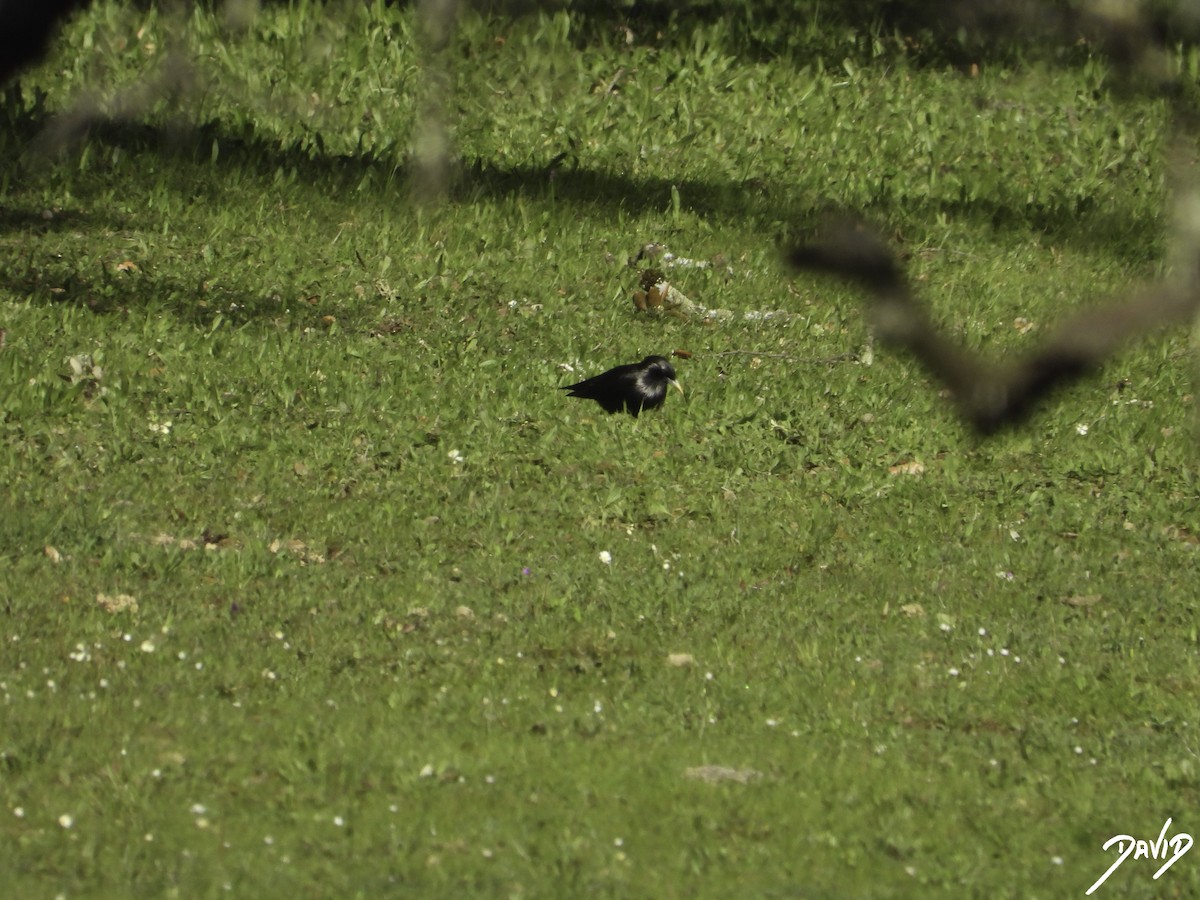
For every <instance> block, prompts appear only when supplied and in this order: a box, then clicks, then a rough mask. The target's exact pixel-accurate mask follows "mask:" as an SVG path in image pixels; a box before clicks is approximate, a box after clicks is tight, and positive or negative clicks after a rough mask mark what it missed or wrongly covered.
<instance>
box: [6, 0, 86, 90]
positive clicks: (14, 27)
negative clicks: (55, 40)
mask: <svg viewBox="0 0 1200 900" xmlns="http://www.w3.org/2000/svg"><path fill="white" fill-rule="evenodd" d="M87 2H88V0H0V86H3V85H4V84H5V83H7V82H8V80H9V79H10V78H12V77H13V75H15V74H16V73H17V72H19V71H20V70H21V69H23V68H25V67H26V66H28V65H32V64H33V63H35V62H37V61H38V60H39V59H41V58H42V56H43V55H45V53H46V48H47V47H48V46H49V44H50V39H51V38H52V37H53V36H54V34H55V33H56V31H57V27H58V25H59V24H60V23H61V22H62V21H63V20H64V19H66V18H67V16H69V15H70V14H71V13H73V12H75V11H76V10H77V9H80V8H82V7H83V6H85V5H86V4H87Z"/></svg>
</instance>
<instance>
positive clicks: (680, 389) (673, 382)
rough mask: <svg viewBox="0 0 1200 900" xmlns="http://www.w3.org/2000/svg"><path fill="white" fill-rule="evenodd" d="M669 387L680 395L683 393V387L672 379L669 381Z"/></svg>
mask: <svg viewBox="0 0 1200 900" xmlns="http://www.w3.org/2000/svg"><path fill="white" fill-rule="evenodd" d="M671 387H673V388H675V390H677V391H679V393H681V394H682V393H683V385H682V384H680V383H679V382H678V381H676V380H675V379H674V378H672V379H671Z"/></svg>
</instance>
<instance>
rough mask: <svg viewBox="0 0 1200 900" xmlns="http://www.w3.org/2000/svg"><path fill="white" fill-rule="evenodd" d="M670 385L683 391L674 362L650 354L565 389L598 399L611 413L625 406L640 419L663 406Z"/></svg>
mask: <svg viewBox="0 0 1200 900" xmlns="http://www.w3.org/2000/svg"><path fill="white" fill-rule="evenodd" d="M667 385H671V386H672V387H674V388H675V389H676V390H677V391H679V393H681V394H682V393H683V388H682V387H680V386H679V382H678V381H676V380H675V369H674V368H673V367H672V366H671V364H670V363H669V362H668V361H667V360H666V359H665V358H664V357H661V356H647V357H646V358H645V359H643V360H642V361H641V362H640V363H630V364H629V365H627V366H617V367H616V368H615V369H609V370H608V371H607V372H602V373H601V374H599V375H596V376H593V377H592V378H589V379H587V380H586V381H581V382H579V384H569V385H567V386H566V387H564V388H562V390H564V391H570V392H571V393H570V396H572V397H582V398H584V399H585V400H595V401H596V402H597V403H599V404H600V405H601V406H603V407H604V411H605V412H608V413H616V412H620V411H621V410H622V409H624V410H625V411H626V412H627V413H629V414H630V415H631V416H633V417H634V418H635V419H636V418H637V414H638V413H640V412H641V411H642V410H643V409H654V408H655V407H657V406H662V404H663V400H665V399H666V396H667Z"/></svg>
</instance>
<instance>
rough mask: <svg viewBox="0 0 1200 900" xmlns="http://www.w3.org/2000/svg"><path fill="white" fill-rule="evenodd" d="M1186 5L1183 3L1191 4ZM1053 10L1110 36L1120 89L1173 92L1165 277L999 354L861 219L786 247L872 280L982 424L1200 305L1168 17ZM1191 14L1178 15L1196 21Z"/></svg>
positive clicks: (875, 317)
mask: <svg viewBox="0 0 1200 900" xmlns="http://www.w3.org/2000/svg"><path fill="white" fill-rule="evenodd" d="M955 8H956V9H958V10H959V11H960V12H959V15H961V16H964V17H965V18H964V19H963V21H964V22H967V21H972V22H974V24H976V25H978V23H979V19H978V18H972V17H978V16H983V15H991V16H992V18H991V19H989V21H990V22H991V23H992V24H993V25H995V24H996V23H997V22H998V21H1003V22H1005V23H1006V24H1007V27H1022V28H1027V27H1031V25H1032V24H1033V23H1034V22H1035V21H1041V22H1042V23H1043V24H1044V23H1045V22H1046V19H1045V16H1046V15H1048V14H1047V13H1046V11H1045V7H1044V6H1043V5H1040V4H1032V3H1025V2H1022V0H1012V2H1009V3H1000V2H995V0H993V2H990V3H984V4H978V5H969V4H957V5H956V7H955ZM1183 8H1184V7H1183V6H1182V5H1180V7H1179V9H1180V11H1181V12H1180V15H1181V16H1183V15H1184V13H1183V12H1182V10H1183ZM1188 9H1189V10H1190V9H1191V7H1188ZM1051 15H1052V24H1054V27H1057V28H1060V29H1062V30H1063V33H1064V34H1065V33H1068V32H1070V31H1076V30H1079V31H1083V30H1085V29H1086V31H1087V33H1089V34H1090V35H1092V36H1093V37H1092V39H1094V40H1095V41H1096V43H1097V46H1100V47H1103V48H1105V50H1106V51H1107V52H1108V54H1109V57H1110V59H1111V60H1112V63H1113V70H1114V74H1113V79H1112V80H1113V81H1114V82H1115V85H1116V87H1117V88H1118V89H1122V90H1128V91H1136V92H1140V93H1142V94H1148V95H1151V96H1163V97H1166V99H1167V100H1168V102H1169V105H1170V111H1171V115H1170V126H1169V127H1170V129H1171V131H1172V135H1171V138H1170V140H1169V141H1168V145H1169V146H1170V148H1171V149H1170V152H1169V160H1168V163H1169V166H1168V168H1169V172H1170V185H1169V188H1170V190H1171V193H1172V202H1173V206H1174V212H1175V217H1174V224H1173V231H1172V243H1173V245H1174V251H1173V259H1172V260H1171V261H1170V262H1171V266H1170V272H1171V274H1170V277H1169V278H1168V279H1167V280H1165V281H1163V282H1161V283H1157V284H1153V285H1148V286H1146V287H1144V288H1142V289H1140V290H1138V291H1135V292H1134V293H1133V294H1132V295H1130V296H1128V297H1122V298H1118V299H1115V300H1112V301H1110V302H1108V303H1104V304H1101V305H1098V306H1095V307H1093V308H1091V309H1088V310H1085V311H1083V312H1081V313H1078V314H1077V315H1075V316H1072V317H1070V318H1068V319H1066V320H1065V321H1063V322H1062V323H1061V324H1060V325H1059V326H1058V327H1057V328H1056V330H1055V331H1054V332H1053V333H1052V334H1051V335H1050V337H1049V338H1048V339H1047V340H1046V341H1045V342H1044V343H1043V344H1042V345H1041V346H1040V347H1038V348H1037V349H1035V350H1034V351H1032V352H1031V353H1028V354H1026V355H1025V356H1023V357H1021V358H1020V359H1017V360H1016V361H1011V362H994V361H991V360H988V359H985V358H982V357H980V356H978V355H977V354H975V353H972V352H970V351H969V350H967V349H966V348H964V347H962V346H960V345H958V344H957V343H955V342H954V341H952V340H951V339H950V338H948V337H947V336H946V335H945V334H944V333H943V332H942V331H941V330H940V329H939V328H938V327H937V326H936V325H935V324H934V323H933V321H932V320H931V319H930V318H929V315H928V314H927V312H926V310H925V307H924V306H923V305H922V304H921V302H920V301H919V300H918V299H917V297H916V295H915V294H914V292H913V289H912V286H911V284H910V282H909V280H908V278H907V277H906V276H905V273H904V270H903V267H902V266H901V265H900V263H899V261H898V260H897V259H896V256H895V254H894V253H893V252H892V250H891V249H890V248H889V247H888V246H887V245H886V244H885V243H884V241H883V240H882V239H881V238H880V237H879V236H878V234H877V233H876V232H874V231H872V230H871V229H870V228H869V227H867V226H866V225H865V224H863V223H862V221H861V220H860V219H858V218H856V217H845V218H843V219H842V220H841V221H840V222H838V223H837V224H835V225H834V226H833V227H831V228H830V229H829V230H828V232H827V234H826V235H825V236H824V237H823V238H822V239H820V240H818V241H816V242H814V243H811V244H807V245H804V246H800V247H795V248H793V249H792V250H791V251H789V253H788V260H789V262H791V264H792V265H793V266H795V267H796V268H798V269H801V270H807V271H816V272H824V273H828V274H832V275H837V276H840V277H842V278H845V279H847V280H849V281H852V282H854V283H856V284H857V285H858V286H859V287H860V288H862V289H863V290H864V291H865V292H866V294H867V313H868V319H869V320H870V323H871V326H872V328H873V329H874V331H875V333H876V335H877V336H878V337H879V338H880V340H882V341H883V342H885V343H888V344H891V345H893V346H896V347H900V348H901V349H904V350H907V351H908V352H910V353H911V354H912V355H913V356H914V357H916V359H917V360H918V361H920V363H921V364H922V365H923V366H925V368H926V369H928V370H929V372H930V373H931V374H933V375H934V377H936V378H937V379H938V380H939V381H941V382H942V383H943V384H944V385H945V386H946V387H947V388H948V389H949V390H950V392H951V394H952V395H953V397H954V400H955V403H956V404H957V406H958V408H959V411H960V413H961V415H962V416H963V418H965V419H966V420H967V422H969V423H970V424H971V425H972V426H973V427H974V428H975V429H976V430H978V431H979V432H981V433H983V434H991V433H993V432H995V431H997V430H999V429H1001V428H1003V427H1005V426H1010V425H1016V424H1018V423H1020V422H1022V421H1023V420H1024V419H1025V418H1026V417H1027V416H1028V415H1029V414H1030V412H1031V411H1032V410H1033V409H1034V408H1035V407H1036V405H1037V404H1038V403H1039V402H1040V401H1041V400H1043V399H1044V398H1045V397H1046V396H1047V395H1048V394H1050V393H1051V392H1052V391H1054V390H1055V389H1057V388H1058V387H1060V386H1062V385H1065V384H1069V383H1071V382H1073V381H1077V380H1079V379H1081V378H1083V377H1085V376H1087V375H1089V374H1091V373H1092V372H1094V371H1095V370H1096V369H1097V368H1098V367H1099V366H1100V365H1101V364H1102V363H1103V362H1104V361H1105V360H1106V359H1107V358H1108V357H1109V356H1111V355H1112V354H1113V353H1114V352H1115V351H1116V350H1117V349H1118V348H1119V347H1121V346H1122V345H1123V344H1124V343H1125V342H1127V341H1129V340H1132V339H1136V338H1139V337H1142V336H1144V335H1145V334H1146V333H1148V332H1150V331H1153V330H1155V329H1158V328H1162V327H1166V326H1170V325H1178V324H1181V323H1185V322H1188V321H1189V320H1192V319H1194V318H1195V317H1196V315H1197V312H1198V311H1200V185H1198V183H1197V179H1196V174H1195V172H1196V160H1195V156H1196V154H1195V149H1194V148H1195V134H1196V131H1197V123H1198V121H1200V116H1198V114H1197V104H1196V102H1195V94H1196V92H1195V86H1194V85H1188V84H1187V83H1185V82H1186V79H1177V78H1174V77H1172V75H1171V74H1170V69H1169V66H1168V64H1167V56H1166V52H1165V48H1164V47H1163V45H1162V40H1163V38H1162V34H1163V26H1162V24H1161V23H1160V22H1157V21H1156V20H1154V19H1152V18H1150V17H1147V16H1144V15H1139V14H1138V13H1137V10H1136V9H1134V8H1132V7H1131V4H1127V3H1124V4H1112V3H1096V4H1094V5H1093V6H1092V7H1085V8H1081V9H1065V8H1064V9H1060V10H1058V11H1057V12H1054V13H1052V14H1051ZM1194 15H1196V14H1195V13H1191V14H1190V16H1194ZM998 16H999V17H1002V18H1000V19H998V18H996V17H998ZM1190 16H1186V17H1185V18H1187V22H1185V23H1184V24H1182V25H1177V26H1176V27H1179V28H1183V27H1185V26H1186V27H1193V26H1194V25H1195V21H1194V20H1193V19H1192V18H1191V17H1190ZM1038 17H1041V18H1038Z"/></svg>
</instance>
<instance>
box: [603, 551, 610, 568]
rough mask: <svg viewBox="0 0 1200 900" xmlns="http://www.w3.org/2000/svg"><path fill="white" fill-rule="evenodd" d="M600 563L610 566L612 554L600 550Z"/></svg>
mask: <svg viewBox="0 0 1200 900" xmlns="http://www.w3.org/2000/svg"><path fill="white" fill-rule="evenodd" d="M600 562H602V563H604V564H605V565H606V566H611V565H612V554H611V553H609V552H608V551H607V550H601V551H600Z"/></svg>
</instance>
